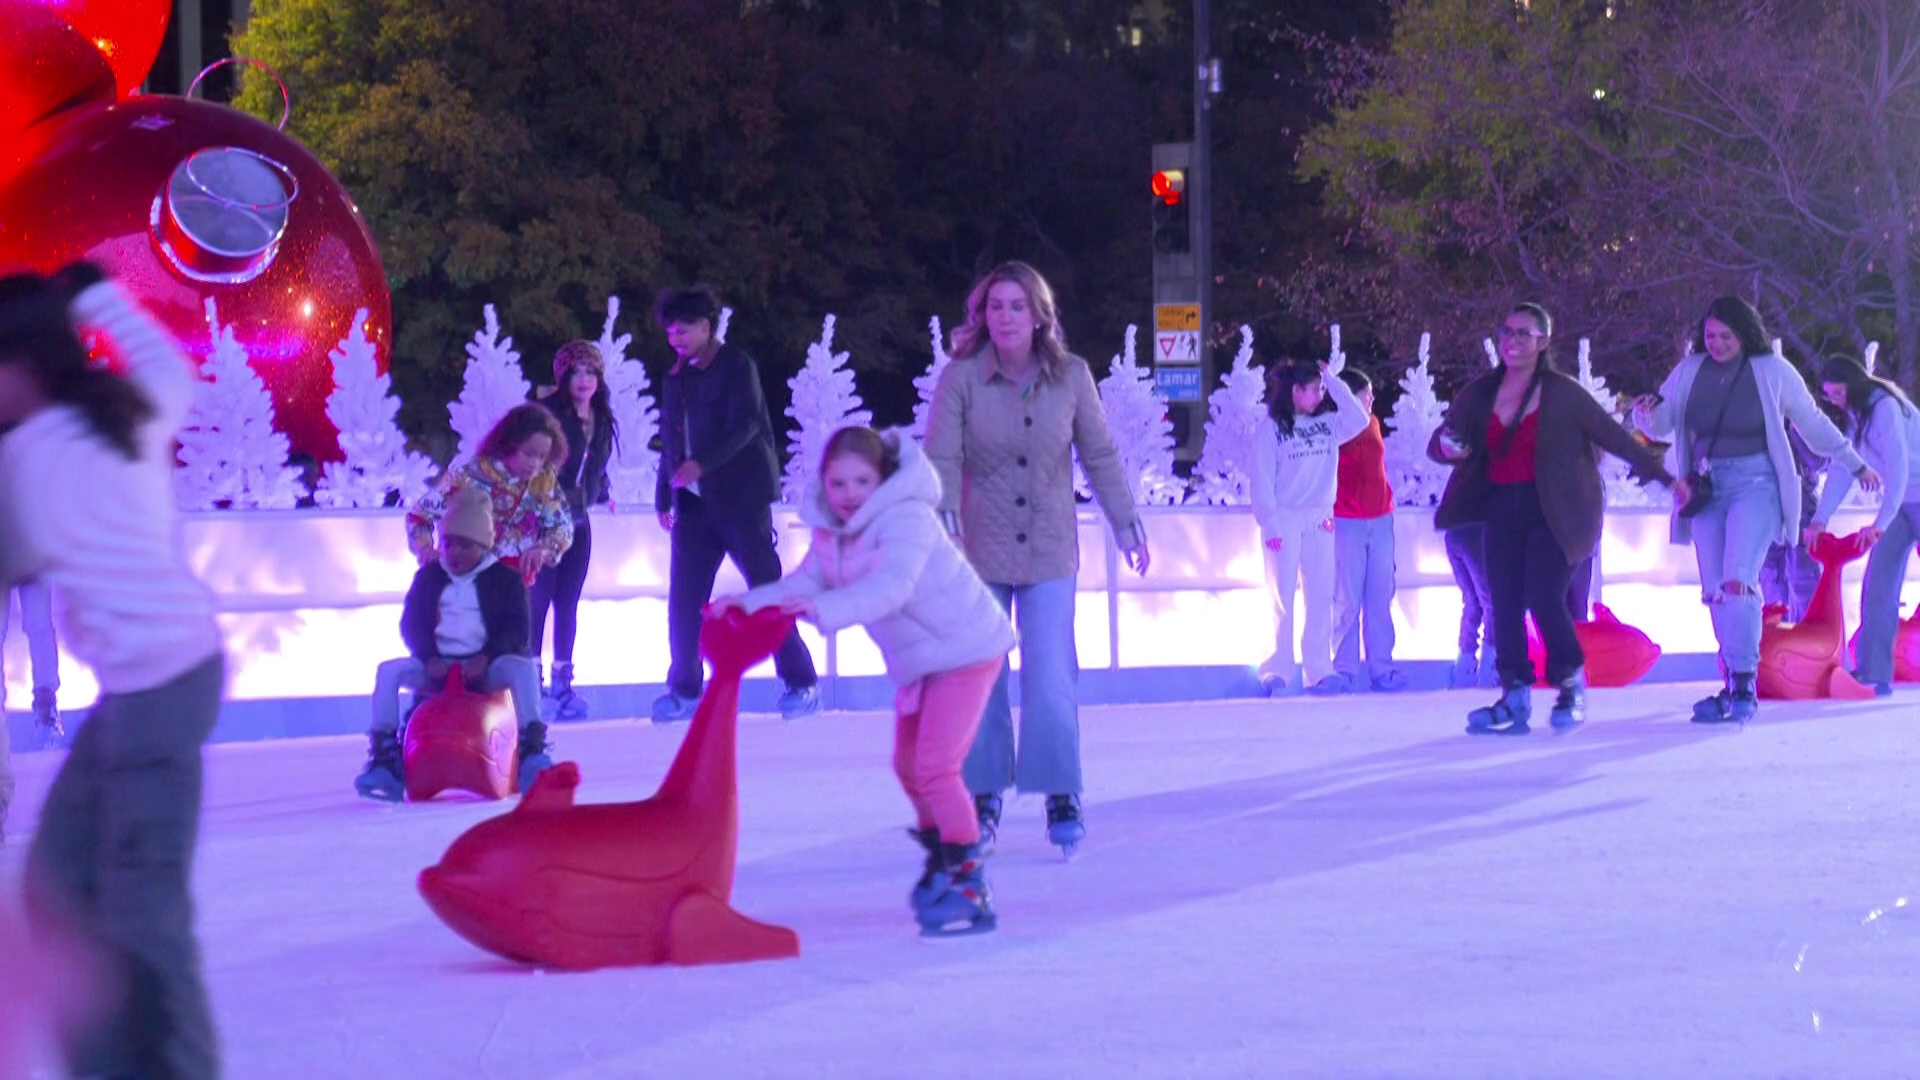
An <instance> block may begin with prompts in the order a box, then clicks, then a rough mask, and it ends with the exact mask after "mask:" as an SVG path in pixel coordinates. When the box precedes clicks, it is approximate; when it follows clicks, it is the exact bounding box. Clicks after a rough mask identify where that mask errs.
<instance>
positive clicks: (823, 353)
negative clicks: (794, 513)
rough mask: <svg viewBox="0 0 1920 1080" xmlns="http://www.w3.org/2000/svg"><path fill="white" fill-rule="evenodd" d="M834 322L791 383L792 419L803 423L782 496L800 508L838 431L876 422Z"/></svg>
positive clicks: (791, 443) (824, 328)
mask: <svg viewBox="0 0 1920 1080" xmlns="http://www.w3.org/2000/svg"><path fill="white" fill-rule="evenodd" d="M833 324H834V317H833V316H832V315H829V316H827V321H826V324H825V325H824V326H822V327H821V328H820V340H819V341H816V342H814V343H813V344H811V345H809V346H807V362H806V363H805V364H804V365H802V366H801V368H800V370H799V371H798V372H797V373H795V374H794V376H793V378H791V379H788V380H787V386H788V387H790V388H791V389H792V390H793V404H792V405H790V406H788V407H787V415H788V416H791V417H793V419H794V420H795V422H797V423H798V424H799V427H798V429H796V430H795V431H794V433H793V435H792V437H791V438H790V439H789V440H788V450H789V456H788V458H787V471H786V476H785V478H784V479H783V480H782V481H781V484H780V491H781V497H782V498H783V499H785V500H786V503H787V505H789V506H798V505H799V504H800V500H801V499H802V498H804V497H805V493H806V490H807V488H808V486H809V485H811V484H812V483H813V482H814V478H815V477H816V476H817V475H819V472H820V455H821V454H822V453H824V452H825V451H826V449H827V440H828V439H830V438H832V437H833V433H834V432H836V431H838V430H840V429H841V428H843V427H847V426H849V425H853V424H872V423H873V414H872V413H870V412H868V411H867V410H865V409H863V408H861V407H860V394H859V392H858V391H856V390H855V389H854V387H853V372H852V371H851V370H849V369H848V368H847V366H846V365H847V354H846V353H836V352H834V351H833Z"/></svg>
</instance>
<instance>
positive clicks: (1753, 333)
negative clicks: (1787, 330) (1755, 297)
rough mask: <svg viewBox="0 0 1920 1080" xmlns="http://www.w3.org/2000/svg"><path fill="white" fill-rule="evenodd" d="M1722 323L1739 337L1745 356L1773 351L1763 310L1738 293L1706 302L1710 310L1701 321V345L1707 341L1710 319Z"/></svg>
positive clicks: (1741, 350) (1702, 346) (1769, 353)
mask: <svg viewBox="0 0 1920 1080" xmlns="http://www.w3.org/2000/svg"><path fill="white" fill-rule="evenodd" d="M1708 319H1712V320H1713V321H1715V322H1717V323H1720V324H1721V325H1722V326H1725V327H1726V328H1727V329H1729V330H1731V331H1733V336H1734V337H1737V338H1739V339H1740V354H1741V355H1742V356H1768V355H1771V354H1772V353H1773V340H1772V339H1771V338H1769V337H1767V325H1766V323H1764V322H1762V321H1761V319H1760V313H1759V312H1758V311H1755V310H1754V309H1753V305H1752V304H1749V303H1747V302H1746V301H1745V300H1742V299H1740V298H1739V297H1737V296H1722V297H1719V298H1718V299H1716V300H1714V302H1713V303H1711V304H1708V305H1707V313H1706V315H1705V316H1703V317H1702V318H1701V320H1700V347H1701V348H1703V349H1704V348H1705V347H1706V344H1707V320H1708Z"/></svg>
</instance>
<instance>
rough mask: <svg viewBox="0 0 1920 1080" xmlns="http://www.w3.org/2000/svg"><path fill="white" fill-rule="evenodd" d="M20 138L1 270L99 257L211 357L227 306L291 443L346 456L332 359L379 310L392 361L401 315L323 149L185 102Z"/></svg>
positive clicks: (67, 123)
mask: <svg viewBox="0 0 1920 1080" xmlns="http://www.w3.org/2000/svg"><path fill="white" fill-rule="evenodd" d="M0 2H4V0H0ZM15 141H16V142H17V143H18V144H19V148H20V149H19V153H18V157H17V158H16V160H17V161H19V162H20V163H21V164H19V166H18V167H17V168H16V169H15V170H14V172H13V173H12V175H11V177H10V178H0V265H7V264H16V265H22V266H27V267H31V268H34V269H37V270H41V271H43V272H44V271H51V270H54V269H57V268H59V267H60V266H63V265H65V264H67V263H69V262H72V261H73V260H75V259H79V258H88V259H92V260H94V261H96V262H98V263H100V264H101V265H102V266H103V267H105V268H106V269H107V271H108V272H109V273H111V274H112V275H113V276H115V277H116V278H118V279H120V280H121V281H122V282H123V283H125V284H126V285H127V286H128V287H129V289H130V290H131V291H132V292H133V293H134V294H135V295H136V296H137V297H139V299H140V300H141V301H142V302H143V303H144V304H145V305H146V306H147V308H148V310H150V311H152V312H153V313H154V315H155V316H157V317H158V318H159V319H161V320H162V321H163V322H164V323H165V324H166V325H167V327H168V328H169V329H170V330H172V331H173V332H174V334H175V335H177V336H178V337H179V338H180V340H181V342H182V343H183V344H184V345H185V346H186V347H187V349H188V351H190V352H193V353H195V354H197V355H200V356H203V357H204V356H205V355H207V353H208V351H209V350H210V341H209V333H208V328H207V323H206V300H207V299H208V298H209V297H211V298H213V299H215V300H217V301H218V302H219V309H220V315H221V318H222V321H225V322H231V323H232V325H233V328H234V331H235V334H236V335H237V336H238V338H239V341H240V343H241V344H242V345H243V346H245V347H246V349H247V353H248V356H249V357H250V358H251V360H252V364H253V368H254V370H255V371H257V372H259V374H260V377H261V379H262V380H263V381H264V382H265V383H266V385H267V389H268V390H269V391H270V392H271V393H272V395H273V404H274V409H275V413H276V419H277V422H278V426H279V427H280V429H281V430H282V431H284V432H286V433H287V436H288V438H289V439H290V441H291V442H292V444H293V449H294V450H295V451H296V452H304V453H307V454H310V455H312V456H313V457H314V458H316V459H318V460H322V461H326V460H332V459H335V458H338V457H339V449H338V435H337V433H336V431H335V430H334V426H333V423H332V421H330V420H329V419H328V418H327V415H326V402H327V397H328V395H329V394H330V393H331V392H332V390H333V365H332V362H331V361H330V360H329V359H328V357H327V353H328V351H329V350H330V349H332V348H333V346H334V345H335V344H336V343H337V342H339V341H340V339H342V338H344V337H345V336H346V335H347V333H348V331H349V330H350V329H351V324H352V320H353V313H354V310H355V309H356V308H365V309H367V311H368V312H369V313H370V314H369V317H368V320H367V334H368V336H369V337H370V338H372V339H373V340H374V341H375V343H376V344H377V345H379V346H380V355H381V356H382V357H384V356H385V355H386V353H387V348H388V347H389V346H390V343H391V317H392V316H391V306H390V302H389V297H388V292H387V284H386V274H385V271H384V270H383V269H382V267H381V265H380V256H379V254H378V252H377V251H376V250H375V248H374V243H373V237H372V236H371V235H370V234H369V233H368V231H367V226H366V222H365V221H364V220H363V219H362V218H361V216H360V213H359V210H358V209H357V208H356V207H355V206H354V204H353V201H352V200H351V199H350V198H348V196H347V193H346V192H345V190H343V189H342V188H341V186H340V184H339V182H338V181H337V180H335V179H334V178H333V176H332V174H330V173H329V172H328V171H327V170H326V168H325V167H324V166H323V165H321V164H320V162H319V161H317V160H316V159H315V158H314V157H313V155H312V154H310V153H308V152H307V151H306V149H305V148H303V147H302V146H301V145H300V144H299V143H297V142H295V141H294V140H293V139H291V138H289V137H288V136H286V135H284V134H282V133H281V132H280V131H278V130H276V129H275V128H273V127H272V126H270V125H268V124H265V123H262V122H261V121H259V120H257V119H255V118H254V117H252V116H249V115H247V114H246V113H243V112H239V111H238V110H235V109H230V108H227V107H225V106H222V105H214V104H210V103H208V102H204V101H197V100H191V99H187V98H178V97H149V96H141V97H135V98H132V99H129V100H126V101H121V102H117V103H115V104H112V105H104V106H90V107H83V108H78V109H70V110H67V111H65V112H63V113H60V114H58V115H56V116H54V117H53V118H51V119H49V120H45V121H42V122H41V123H39V124H36V125H34V126H33V127H32V128H30V129H29V130H28V131H27V132H26V133H25V134H24V135H23V136H21V137H20V138H19V139H17V140H15ZM0 175H3V174H0ZM383 367H384V364H383Z"/></svg>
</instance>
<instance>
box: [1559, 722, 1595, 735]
mask: <svg viewBox="0 0 1920 1080" xmlns="http://www.w3.org/2000/svg"><path fill="white" fill-rule="evenodd" d="M1586 726H1587V722H1586V721H1585V720H1575V721H1574V722H1573V723H1571V724H1555V725H1553V733H1554V734H1555V735H1571V734H1573V733H1574V732H1576V731H1579V730H1580V729H1581V728H1583V727H1586Z"/></svg>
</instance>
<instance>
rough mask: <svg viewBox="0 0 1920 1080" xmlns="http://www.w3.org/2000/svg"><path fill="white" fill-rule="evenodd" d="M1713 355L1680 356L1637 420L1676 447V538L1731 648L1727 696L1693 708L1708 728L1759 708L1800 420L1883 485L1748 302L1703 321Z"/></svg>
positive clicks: (1792, 526) (1794, 492)
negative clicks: (1772, 574)
mask: <svg viewBox="0 0 1920 1080" xmlns="http://www.w3.org/2000/svg"><path fill="white" fill-rule="evenodd" d="M1700 336H1701V340H1702V341H1703V343H1704V344H1705V346H1706V353H1705V354H1704V355H1702V354H1699V353H1695V354H1692V355H1690V356H1688V357H1687V358H1686V359H1685V360H1682V361H1680V364H1679V366H1678V367H1676V368H1674V369H1673V373H1672V374H1671V375H1668V376H1667V381H1666V383H1665V384H1663V385H1662V386H1661V387H1660V392H1659V393H1658V394H1650V395H1646V396H1643V397H1641V398H1640V399H1639V400H1637V401H1636V402H1634V407H1633V418H1634V423H1635V424H1636V425H1637V426H1638V427H1639V428H1640V430H1641V431H1642V432H1644V433H1645V434H1647V435H1648V436H1650V437H1652V438H1656V439H1670V440H1672V442H1673V454H1674V459H1675V463H1676V464H1675V468H1674V469H1673V472H1674V474H1675V475H1676V476H1679V477H1680V478H1681V479H1680V481H1679V482H1678V483H1677V484H1675V485H1674V518H1673V542H1674V543H1676V544H1685V543H1692V544H1693V551H1694V557H1695V559H1696V560H1697V561H1698V562H1699V565H1700V591H1701V599H1702V601H1703V602H1704V603H1705V604H1706V605H1707V611H1708V613H1709V614H1710V615H1711V616H1712V618H1713V634H1714V637H1715V639H1716V640H1718V641H1719V643H1720V661H1721V666H1722V667H1723V668H1725V670H1726V676H1727V682H1726V686H1725V688H1724V689H1722V690H1721V691H1720V692H1719V693H1717V694H1715V695H1714V696H1712V697H1710V698H1707V699H1705V700H1704V701H1701V702H1699V703H1698V704H1696V705H1694V707H1693V719H1694V721H1695V722H1696V723H1703V724H1711V723H1726V722H1735V723H1744V722H1745V721H1747V720H1750V719H1752V718H1753V715H1754V713H1755V712H1757V711H1758V709H1759V698H1758V695H1757V693H1756V691H1755V685H1754V682H1755V677H1756V675H1757V673H1758V671H1759V667H1760V606H1761V605H1760V566H1761V564H1762V563H1763V562H1764V561H1765V560H1766V557H1767V549H1768V548H1769V547H1771V546H1772V545H1773V544H1775V543H1782V544H1792V543H1793V542H1794V541H1795V540H1796V539H1797V537H1795V536H1794V533H1795V532H1796V531H1797V529H1798V526H1799V523H1800V475H1799V472H1798V471H1797V469H1796V467H1795V465H1794V458H1793V449H1792V447H1791V446H1790V445H1789V444H1788V442H1787V427H1786V425H1787V424H1788V423H1791V424H1793V426H1794V428H1795V429H1797V430H1798V431H1799V432H1800V437H1801V438H1802V439H1804V440H1805V441H1806V444H1807V446H1808V447H1810V448H1811V449H1812V450H1813V452H1814V453H1816V454H1819V455H1821V456H1822V457H1825V458H1828V459H1829V460H1830V461H1831V462H1832V463H1833V464H1832V465H1831V466H1829V468H1830V469H1832V468H1834V467H1838V468H1840V469H1843V470H1844V471H1846V472H1849V473H1852V474H1854V475H1856V476H1858V477H1859V478H1860V480H1861V483H1862V484H1863V485H1864V486H1866V487H1868V488H1869V489H1872V488H1876V487H1878V486H1879V483H1880V480H1879V477H1878V476H1876V475H1875V474H1874V472H1873V470H1872V469H1869V468H1867V466H1866V465H1865V464H1864V463H1862V462H1861V460H1860V455H1858V454H1856V453H1854V451H1853V448H1852V447H1851V446H1849V445H1847V439H1846V436H1844V435H1842V434H1840V430H1839V429H1838V428H1836V427H1834V426H1833V422H1832V421H1830V420H1828V419H1827V417H1826V414H1824V413H1822V412H1821V411H1820V407H1819V406H1818V405H1816V404H1815V403H1814V400H1813V394H1812V393H1811V392H1810V391H1808V389H1807V384H1806V380H1805V379H1803V378H1802V377H1801V375H1800V372H1799V370H1798V369H1796V368H1795V367H1794V366H1793V365H1792V364H1790V363H1788V362H1787V361H1786V359H1785V358H1784V357H1781V356H1779V355H1777V354H1776V353H1775V352H1774V350H1773V346H1772V345H1771V344H1770V343H1769V341H1768V339H1767V333H1766V329H1765V327H1764V326H1763V325H1762V324H1761V322H1760V313H1759V312H1757V311H1755V310H1754V309H1753V307H1752V306H1751V305H1749V304H1748V303H1746V302H1745V301H1743V300H1740V299H1738V298H1737V297H1731V296H1723V297H1721V298H1719V299H1718V300H1715V301H1714V302H1713V303H1712V304H1711V305H1710V306H1709V307H1708V308H1707V314H1706V317H1705V318H1704V319H1702V320H1701V327H1700Z"/></svg>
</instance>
